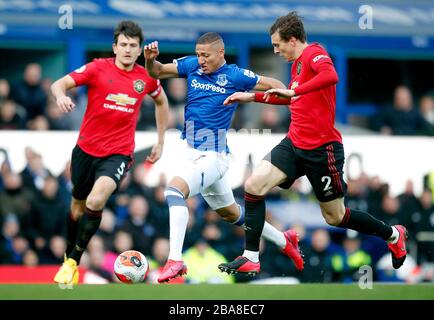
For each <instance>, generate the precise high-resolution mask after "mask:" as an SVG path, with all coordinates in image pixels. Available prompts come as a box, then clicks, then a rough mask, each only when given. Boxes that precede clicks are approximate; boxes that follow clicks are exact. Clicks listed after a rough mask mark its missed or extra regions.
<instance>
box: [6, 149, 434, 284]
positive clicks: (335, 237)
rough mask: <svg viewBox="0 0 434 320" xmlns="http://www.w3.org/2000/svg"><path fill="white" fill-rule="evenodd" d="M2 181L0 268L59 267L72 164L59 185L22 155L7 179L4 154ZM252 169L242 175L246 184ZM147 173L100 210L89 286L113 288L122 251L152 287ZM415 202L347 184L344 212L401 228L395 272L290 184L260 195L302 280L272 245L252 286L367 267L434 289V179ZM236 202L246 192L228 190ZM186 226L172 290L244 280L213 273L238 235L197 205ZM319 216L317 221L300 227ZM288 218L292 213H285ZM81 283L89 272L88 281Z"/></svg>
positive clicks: (153, 191)
mask: <svg viewBox="0 0 434 320" xmlns="http://www.w3.org/2000/svg"><path fill="white" fill-rule="evenodd" d="M0 153H2V158H3V159H4V160H3V163H2V164H1V174H0V264H12V265H25V266H37V265H46V264H52V265H60V264H61V263H62V262H63V253H64V250H65V232H66V230H65V226H66V222H65V221H66V216H67V213H68V210H69V204H70V198H71V181H70V171H69V163H68V164H66V166H65V169H64V171H63V172H62V173H61V174H60V175H59V176H54V175H53V174H52V173H51V172H50V171H49V170H48V169H47V168H46V166H45V165H44V161H43V158H42V157H41V155H40V154H38V153H36V152H35V151H34V150H32V149H31V148H27V149H26V150H25V156H26V159H27V164H26V166H25V168H24V169H23V170H22V171H21V172H13V171H11V165H10V162H9V158H8V155H7V153H6V152H5V151H4V150H2V151H0ZM249 170H251V168H250V167H249V166H247V167H246V177H247V176H248V174H249ZM148 172H149V164H147V163H137V164H136V165H135V166H134V167H133V168H132V169H131V170H130V172H129V174H128V175H127V178H126V179H125V180H124V181H123V182H122V184H121V186H120V188H119V190H118V192H117V193H116V194H114V195H113V196H112V197H111V198H110V200H109V202H108V204H107V206H106V208H105V209H104V211H103V218H102V222H101V225H100V229H99V231H98V233H97V234H96V235H95V236H94V237H93V238H92V240H91V242H90V244H89V247H88V250H87V252H86V253H85V254H84V256H83V259H82V262H81V265H80V266H81V267H83V268H86V269H87V270H89V271H90V274H91V275H92V279H91V280H88V281H90V282H92V283H105V282H113V281H116V280H115V279H114V276H113V263H114V260H115V259H116V257H117V255H118V254H119V253H121V252H123V251H125V250H129V249H135V250H139V251H140V252H142V253H143V254H145V255H146V256H147V257H148V260H149V262H150V273H149V276H148V280H147V281H149V282H151V283H154V282H156V278H157V277H158V274H159V272H160V271H161V268H162V266H163V265H164V263H165V261H166V259H167V256H168V252H169V240H168V237H169V209H168V206H167V204H166V202H165V198H164V193H163V192H164V189H165V186H166V182H167V181H166V177H165V176H164V174H162V175H161V176H160V178H159V183H158V185H157V186H155V187H152V188H151V187H149V186H148V184H147V173H148ZM424 183H425V189H424V191H423V193H422V194H414V191H413V183H412V181H408V183H407V186H406V188H405V190H403V192H402V194H400V195H399V196H397V197H394V196H392V195H391V194H390V192H389V186H388V184H387V182H384V181H381V180H380V179H379V178H378V177H368V176H367V175H365V174H361V175H360V177H359V178H357V179H353V180H349V181H348V195H347V197H346V202H347V205H348V206H349V207H350V208H357V209H359V210H366V211H369V212H370V213H371V214H373V215H374V216H376V217H378V218H380V219H381V220H383V221H385V222H386V223H389V224H403V225H405V226H406V227H407V228H408V230H409V232H410V240H409V245H408V247H409V255H408V257H407V260H406V262H405V264H404V266H403V267H402V268H401V269H399V270H398V272H396V271H395V270H394V269H393V268H392V265H391V257H390V254H389V253H388V250H387V245H386V243H385V242H384V241H382V240H381V239H379V238H376V237H373V236H364V235H361V234H357V233H355V232H354V233H353V232H346V231H344V229H340V228H335V227H329V226H328V225H326V224H325V223H324V222H323V219H322V217H321V214H320V212H319V210H318V209H317V206H316V205H315V204H314V203H315V201H314V195H313V194H312V192H311V191H309V190H307V189H305V188H303V187H302V185H301V184H300V183H295V184H294V185H293V187H292V188H291V189H289V190H282V189H278V188H276V189H275V190H273V192H271V193H270V194H269V195H268V196H267V199H266V200H267V208H268V212H267V220H268V221H269V222H271V223H272V224H273V225H275V226H276V227H277V228H278V229H280V230H282V231H283V230H285V229H287V228H289V227H291V228H295V229H296V230H297V231H298V232H299V234H300V240H301V242H300V243H301V249H302V251H303V252H304V255H305V257H304V259H305V262H306V265H305V269H304V270H303V272H298V271H297V270H296V269H295V267H294V265H293V263H292V262H291V261H290V260H289V258H287V257H286V256H284V255H283V254H282V253H281V250H280V248H277V247H276V246H275V245H274V244H272V243H269V242H265V241H262V242H261V273H260V275H259V277H258V279H257V281H267V280H270V279H276V278H278V279H279V281H281V282H283V283H284V281H297V282H352V281H357V279H358V278H359V277H360V276H361V274H360V273H359V268H360V267H362V266H366V265H368V266H371V267H372V271H373V280H377V281H401V282H428V281H434V275H433V270H434V268H433V263H434V261H433V259H434V256H433V255H434V251H433V249H434V237H433V235H434V227H433V226H434V172H432V173H427V176H426V179H425V181H424ZM234 194H235V196H236V199H237V201H238V202H239V203H241V204H242V203H243V187H242V186H240V187H239V188H237V189H235V190H234ZM187 204H188V208H189V213H190V216H189V222H188V228H187V234H186V238H185V245H184V249H185V251H184V261H185V262H186V264H187V265H188V269H189V272H188V275H187V277H186V278H178V279H176V280H175V282H188V283H201V282H208V283H232V282H245V281H250V280H251V279H250V278H248V277H243V276H236V277H234V276H228V275H226V274H223V273H220V271H219V270H218V269H217V265H218V264H219V263H221V262H225V261H227V260H228V261H230V260H232V259H234V258H235V257H236V256H238V255H239V254H240V253H241V252H242V250H243V245H244V230H243V229H242V228H240V227H237V226H234V225H231V224H228V223H226V222H224V221H222V220H221V219H220V217H219V216H218V215H217V214H216V213H215V212H214V211H212V210H210V208H209V207H208V206H207V204H206V202H205V201H204V200H203V198H202V197H201V196H197V197H194V198H190V199H188V200H187ZM288 204H292V205H295V208H296V209H292V210H293V211H294V210H295V211H296V212H295V215H296V216H297V217H298V219H295V220H294V219H293V220H289V219H287V217H288V216H289V215H290V212H288V211H287V210H288V209H287V208H288V207H287V206H288ZM312 207H314V208H316V210H317V214H316V215H315V219H314V220H310V221H309V220H306V219H303V217H304V216H305V215H308V212H309V211H311V210H312ZM291 214H292V213H291ZM86 274H88V273H86Z"/></svg>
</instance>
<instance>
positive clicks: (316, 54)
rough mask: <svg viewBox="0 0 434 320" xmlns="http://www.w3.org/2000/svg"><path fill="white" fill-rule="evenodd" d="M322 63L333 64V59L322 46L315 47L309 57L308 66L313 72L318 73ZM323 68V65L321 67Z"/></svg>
mask: <svg viewBox="0 0 434 320" xmlns="http://www.w3.org/2000/svg"><path fill="white" fill-rule="evenodd" d="M323 65H330V66H333V67H334V65H333V61H332V59H331V58H330V56H329V55H328V53H327V52H326V51H325V50H324V49H322V48H316V49H315V50H313V51H312V53H311V54H310V57H309V67H310V68H311V69H312V70H313V72H315V73H318V72H319V69H321V67H322V66H323ZM322 68H323V67H322Z"/></svg>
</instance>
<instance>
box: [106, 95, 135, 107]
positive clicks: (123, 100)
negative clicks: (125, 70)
mask: <svg viewBox="0 0 434 320" xmlns="http://www.w3.org/2000/svg"><path fill="white" fill-rule="evenodd" d="M105 99H106V100H108V101H113V102H115V103H116V104H117V105H120V106H126V105H127V104H129V105H131V106H133V105H135V104H136V102H137V99H136V98H130V97H129V96H128V95H127V94H123V93H118V94H113V93H110V94H109V95H108V96H107V97H106V98H105Z"/></svg>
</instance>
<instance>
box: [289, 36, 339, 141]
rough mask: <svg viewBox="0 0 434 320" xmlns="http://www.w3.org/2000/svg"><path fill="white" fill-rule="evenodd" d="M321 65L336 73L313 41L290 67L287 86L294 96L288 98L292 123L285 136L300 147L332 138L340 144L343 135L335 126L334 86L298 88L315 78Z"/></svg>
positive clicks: (328, 58)
mask: <svg viewBox="0 0 434 320" xmlns="http://www.w3.org/2000/svg"><path fill="white" fill-rule="evenodd" d="M323 64H328V65H329V66H327V67H332V68H333V69H332V70H333V72H335V70H334V66H333V62H332V60H331V59H330V57H329V55H328V53H327V51H325V50H324V48H323V47H321V46H320V45H319V44H317V43H313V44H310V45H309V46H307V47H306V48H305V49H304V50H303V53H302V54H301V56H300V57H298V59H296V60H295V61H294V63H293V64H292V67H291V82H290V83H289V85H288V88H289V89H293V90H294V91H295V93H296V96H295V97H292V98H291V105H290V109H291V124H290V126H289V131H288V135H287V136H288V138H290V139H291V141H292V143H293V144H294V146H296V147H297V148H300V149H314V148H317V147H319V146H321V145H323V144H326V143H328V142H332V141H339V142H341V143H342V136H341V134H340V133H339V131H338V130H337V129H336V128H335V126H334V123H335V115H336V85H329V86H326V87H324V88H322V89H319V90H314V91H310V90H309V91H310V92H306V93H304V90H297V87H299V86H301V85H303V84H305V83H306V82H308V81H309V80H311V79H312V78H313V77H315V76H316V75H317V74H318V68H319V67H320V66H322V65H323ZM323 67H325V66H323ZM316 80H321V79H316ZM305 88H306V87H305ZM299 89H302V88H299ZM298 94H300V95H298Z"/></svg>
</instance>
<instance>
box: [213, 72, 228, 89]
mask: <svg viewBox="0 0 434 320" xmlns="http://www.w3.org/2000/svg"><path fill="white" fill-rule="evenodd" d="M216 83H217V84H218V85H219V86H222V87H224V86H225V85H227V84H228V79H226V74H224V73H221V74H219V75H218V76H217V82H216Z"/></svg>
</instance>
